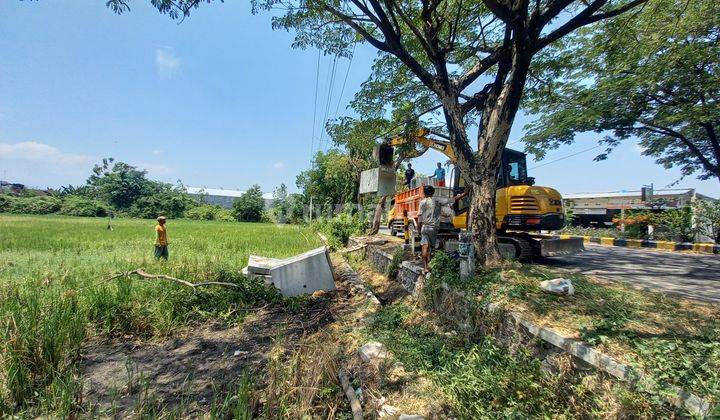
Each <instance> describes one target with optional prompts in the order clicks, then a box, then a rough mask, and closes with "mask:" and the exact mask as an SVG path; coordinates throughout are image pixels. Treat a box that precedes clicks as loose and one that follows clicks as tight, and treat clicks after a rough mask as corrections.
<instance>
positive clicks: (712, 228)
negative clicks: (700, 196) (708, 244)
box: [695, 200, 720, 244]
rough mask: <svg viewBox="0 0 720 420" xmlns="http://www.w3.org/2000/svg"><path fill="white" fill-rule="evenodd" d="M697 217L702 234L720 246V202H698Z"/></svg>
mask: <svg viewBox="0 0 720 420" xmlns="http://www.w3.org/2000/svg"><path fill="white" fill-rule="evenodd" d="M695 216H696V217H697V225H698V228H699V231H700V233H701V234H702V235H705V236H707V237H709V238H712V240H713V241H715V243H717V244H720V200H698V201H697V202H696V203H695Z"/></svg>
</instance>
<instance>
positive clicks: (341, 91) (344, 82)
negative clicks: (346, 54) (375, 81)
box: [333, 43, 357, 120]
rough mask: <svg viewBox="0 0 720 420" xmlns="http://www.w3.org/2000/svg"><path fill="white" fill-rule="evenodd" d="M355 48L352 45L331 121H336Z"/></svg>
mask: <svg viewBox="0 0 720 420" xmlns="http://www.w3.org/2000/svg"><path fill="white" fill-rule="evenodd" d="M355 46H357V43H355V44H353V50H352V53H351V54H350V62H349V63H348V66H347V70H345V78H344V79H343V84H342V88H341V89H340V97H339V98H338V102H337V106H336V107H335V115H333V120H334V119H337V115H338V110H340V103H341V102H342V98H343V94H344V93H345V85H346V84H347V80H348V75H349V74H350V67H351V66H352V63H353V58H354V57H355Z"/></svg>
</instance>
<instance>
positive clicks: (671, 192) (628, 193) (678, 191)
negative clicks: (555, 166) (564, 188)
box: [563, 188, 712, 200]
mask: <svg viewBox="0 0 720 420" xmlns="http://www.w3.org/2000/svg"><path fill="white" fill-rule="evenodd" d="M692 193H693V189H692V188H670V189H664V190H654V191H653V195H654V196H676V195H688V194H692ZM613 197H640V190H622V191H608V192H597V193H569V194H563V198H565V199H570V200H572V199H581V198H613ZM697 197H698V198H702V199H712V198H711V197H708V196H705V195H702V194H697Z"/></svg>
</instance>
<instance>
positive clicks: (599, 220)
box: [563, 188, 713, 225]
mask: <svg viewBox="0 0 720 420" xmlns="http://www.w3.org/2000/svg"><path fill="white" fill-rule="evenodd" d="M695 200H713V198H711V197H708V196H706V195H702V194H698V193H697V192H696V191H695V189H693V188H676V189H664V190H655V191H653V194H652V200H651V201H643V200H642V193H641V191H640V190H634V191H610V192H599V193H572V194H563V204H564V205H565V206H566V207H567V208H570V209H572V211H573V220H574V223H575V224H582V225H591V224H598V225H602V224H611V223H612V219H613V217H618V216H620V212H621V211H622V210H623V209H654V210H665V209H675V208H681V207H685V206H689V205H691V204H692V203H693V202H694V201H695Z"/></svg>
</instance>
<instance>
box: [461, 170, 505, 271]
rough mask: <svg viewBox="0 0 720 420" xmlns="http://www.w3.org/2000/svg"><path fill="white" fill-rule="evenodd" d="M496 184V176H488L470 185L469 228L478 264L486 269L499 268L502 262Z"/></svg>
mask: <svg viewBox="0 0 720 420" xmlns="http://www.w3.org/2000/svg"><path fill="white" fill-rule="evenodd" d="M495 182H496V181H495V175H494V174H493V175H489V174H486V175H485V176H482V177H481V180H480V182H477V183H473V184H471V185H469V188H470V191H471V196H470V200H471V201H470V210H469V211H470V213H469V214H468V227H469V229H470V231H471V232H472V236H473V245H474V246H475V251H476V254H477V263H478V264H480V265H482V266H486V267H494V266H497V265H499V264H500V262H501V260H502V258H501V257H500V251H499V249H498V245H497V231H496V229H495Z"/></svg>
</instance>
